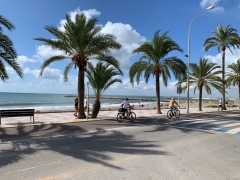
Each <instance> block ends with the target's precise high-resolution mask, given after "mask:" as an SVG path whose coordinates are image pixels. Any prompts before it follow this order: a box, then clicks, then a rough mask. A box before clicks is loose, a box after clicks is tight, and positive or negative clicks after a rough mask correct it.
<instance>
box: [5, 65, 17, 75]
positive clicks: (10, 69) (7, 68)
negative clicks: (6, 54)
mask: <svg viewBox="0 0 240 180" xmlns="http://www.w3.org/2000/svg"><path fill="white" fill-rule="evenodd" d="M5 68H6V71H7V73H8V74H16V72H15V71H14V70H13V68H11V67H9V66H6V67H5Z"/></svg>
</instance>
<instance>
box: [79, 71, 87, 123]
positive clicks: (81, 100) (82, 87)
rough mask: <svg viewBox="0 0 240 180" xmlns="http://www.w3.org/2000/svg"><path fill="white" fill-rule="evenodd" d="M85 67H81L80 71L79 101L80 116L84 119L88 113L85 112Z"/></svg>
mask: <svg viewBox="0 0 240 180" xmlns="http://www.w3.org/2000/svg"><path fill="white" fill-rule="evenodd" d="M84 90H85V84H84V68H81V67H80V68H79V71H78V102H79V109H78V118H79V119H84V118H86V115H85V113H84Z"/></svg>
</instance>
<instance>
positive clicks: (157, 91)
mask: <svg viewBox="0 0 240 180" xmlns="http://www.w3.org/2000/svg"><path fill="white" fill-rule="evenodd" d="M156 97H157V112H156V114H162V112H161V106H160V83H159V74H156Z"/></svg>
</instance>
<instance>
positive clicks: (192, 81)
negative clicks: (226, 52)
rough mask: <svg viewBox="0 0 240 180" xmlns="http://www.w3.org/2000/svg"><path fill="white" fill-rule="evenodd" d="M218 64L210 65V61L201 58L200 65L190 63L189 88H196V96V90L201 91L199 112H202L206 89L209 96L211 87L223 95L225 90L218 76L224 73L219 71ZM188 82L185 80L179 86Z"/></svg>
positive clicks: (185, 87) (184, 88)
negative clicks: (203, 94) (203, 95)
mask: <svg viewBox="0 0 240 180" xmlns="http://www.w3.org/2000/svg"><path fill="white" fill-rule="evenodd" d="M219 68H220V66H217V64H216V63H208V59H206V58H200V59H199V65H198V64H196V63H190V69H189V70H190V73H189V74H190V77H189V86H195V88H194V94H195V92H196V90H199V106H198V110H199V111H202V92H203V88H205V90H206V92H207V94H212V91H211V86H212V87H214V88H215V89H217V90H218V91H219V92H221V93H223V92H224V89H223V87H222V79H221V78H220V77H219V76H218V75H219V74H221V73H222V71H219V70H218V69H219ZM185 82H187V78H186V77H185V78H183V79H182V80H180V81H179V83H178V84H182V83H185ZM182 89H183V90H184V91H185V90H186V89H187V84H186V85H185V86H184V87H182Z"/></svg>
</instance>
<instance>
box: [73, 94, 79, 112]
mask: <svg viewBox="0 0 240 180" xmlns="http://www.w3.org/2000/svg"><path fill="white" fill-rule="evenodd" d="M74 107H75V113H74V114H73V115H74V116H77V113H78V98H75V100H74Z"/></svg>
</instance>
